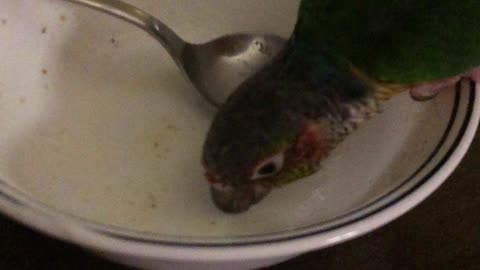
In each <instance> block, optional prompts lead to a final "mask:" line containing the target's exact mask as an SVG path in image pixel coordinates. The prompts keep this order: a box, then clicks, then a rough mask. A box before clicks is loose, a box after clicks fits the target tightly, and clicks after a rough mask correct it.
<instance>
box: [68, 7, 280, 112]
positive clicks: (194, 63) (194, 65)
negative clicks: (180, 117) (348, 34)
mask: <svg viewBox="0 0 480 270" xmlns="http://www.w3.org/2000/svg"><path fill="white" fill-rule="evenodd" d="M66 1H68V2H72V3H75V4H80V5H83V6H86V7H90V8H93V9H96V10H99V11H102V12H104V13H107V14H110V15H113V16H115V17H117V18H120V19H122V20H124V21H127V22H129V23H131V24H133V25H136V26H137V27H139V28H141V29H143V30H144V31H145V32H147V33H149V34H150V35H151V36H153V37H154V38H155V39H157V40H158V41H159V42H160V44H162V46H163V47H164V48H165V49H166V50H167V52H168V53H169V54H170V56H171V57H172V58H173V59H174V60H175V63H176V64H177V66H178V68H179V69H180V70H181V71H182V73H183V74H184V75H186V77H187V78H188V79H189V80H190V81H191V82H192V83H193V85H194V86H195V87H196V88H197V90H198V91H199V92H200V93H201V94H202V95H203V96H204V97H205V98H206V99H207V100H208V101H210V102H211V103H212V104H214V105H216V106H219V105H221V104H222V103H223V102H224V101H225V100H226V99H227V97H228V96H229V95H230V94H231V93H232V92H233V91H235V89H236V88H237V87H238V86H239V85H240V84H241V83H242V82H243V81H244V80H245V79H247V78H248V77H249V76H251V75H253V74H254V73H255V72H257V71H258V70H259V69H261V68H262V67H263V66H264V65H265V64H266V63H268V62H269V61H270V60H271V59H272V58H273V57H274V56H275V55H277V54H278V52H279V51H280V50H281V49H282V48H283V46H284V44H285V41H284V40H283V39H282V38H280V37H277V36H274V35H262V34H232V35H227V36H224V37H220V38H217V39H215V40H212V41H210V42H207V43H204V44H191V43H188V42H186V41H184V40H182V39H181V38H180V37H179V36H178V35H177V34H176V33H175V32H173V31H172V30H171V29H170V28H169V27H167V26H166V25H165V24H164V23H162V22H161V21H160V20H158V19H157V18H155V17H153V16H152V15H150V14H147V13H146V12H145V11H143V10H140V9H138V8H136V7H134V6H132V5H130V4H127V3H124V2H122V1H121V0H66Z"/></svg>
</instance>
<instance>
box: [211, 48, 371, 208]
mask: <svg viewBox="0 0 480 270" xmlns="http://www.w3.org/2000/svg"><path fill="white" fill-rule="evenodd" d="M288 58H289V59H291V56H289V57H288ZM298 59H305V58H304V57H299V58H298ZM287 62H289V63H288V64H286V63H287ZM318 66H319V65H318V63H310V62H308V61H307V62H305V61H304V60H301V61H299V62H297V61H293V63H292V61H286V60H285V58H280V59H279V60H277V61H274V62H273V63H272V65H271V66H269V67H267V68H265V69H264V70H262V71H261V72H259V73H257V74H256V75H255V76H253V77H252V78H250V79H249V80H247V81H246V82H245V83H243V84H242V85H241V86H240V87H239V89H237V91H236V92H235V93H234V94H233V95H232V96H231V97H230V98H229V99H228V100H227V101H226V103H225V104H224V105H222V106H221V108H220V109H219V111H218V113H217V115H216V117H215V119H214V121H213V123H212V126H211V128H210V130H209V133H208V135H207V139H206V142H205V144H204V149H203V164H204V167H205V169H206V178H207V180H208V182H209V184H210V191H211V195H212V199H213V201H214V203H215V204H216V206H217V207H218V208H220V209H221V210H223V211H225V212H229V213H239V212H243V211H246V210H248V209H249V207H250V206H252V205H253V204H255V203H257V202H259V201H260V200H261V199H262V198H264V197H265V196H266V195H267V194H268V193H269V192H270V191H271V190H272V188H274V187H279V186H282V185H285V184H287V183H290V182H293V181H295V180H297V179H301V178H304V177H306V176H308V175H310V174H312V173H314V172H315V171H317V170H318V169H319V166H320V161H321V160H322V159H324V158H325V157H326V156H327V155H328V154H329V152H330V150H332V149H333V148H334V147H335V145H336V144H337V143H338V142H339V141H340V140H341V139H342V138H343V137H344V135H345V134H346V133H348V129H349V128H351V124H352V123H351V122H349V121H345V120H346V119H347V118H348V116H349V115H350V114H351V112H352V110H351V108H350V107H348V106H345V107H344V106H343V105H342V104H348V103H349V101H352V102H353V100H355V102H356V100H361V99H360V96H364V94H365V93H366V87H365V85H364V84H362V83H359V81H358V80H352V79H351V78H350V77H349V74H346V73H343V72H338V71H337V70H335V69H326V70H325V69H324V70H322V71H321V72H320V73H319V71H318V70H316V68H317V67H318ZM299 67H302V68H299ZM310 67H312V68H310ZM312 78H313V79H312ZM343 88H345V89H347V90H345V91H342V90H341V89H343ZM339 89H340V90H339ZM349 92H354V93H356V94H354V95H349V94H348V93H349ZM358 93H360V95H357V94H358ZM356 95H357V96H358V97H355V96H356ZM349 125H350V126H349Z"/></svg>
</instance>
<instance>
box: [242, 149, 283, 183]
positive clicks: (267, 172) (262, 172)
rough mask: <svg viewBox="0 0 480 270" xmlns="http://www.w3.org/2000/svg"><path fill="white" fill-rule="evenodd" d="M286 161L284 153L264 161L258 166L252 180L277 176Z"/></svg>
mask: <svg viewBox="0 0 480 270" xmlns="http://www.w3.org/2000/svg"><path fill="white" fill-rule="evenodd" d="M284 160H285V156H284V154H283V153H280V154H277V155H275V156H272V157H269V158H267V159H265V160H263V161H262V162H260V163H259V164H258V165H257V166H256V168H255V170H254V173H253V176H252V177H251V178H250V179H251V180H257V179H262V178H265V177H269V176H272V175H275V174H277V173H278V172H279V171H280V170H281V169H282V168H283V162H284Z"/></svg>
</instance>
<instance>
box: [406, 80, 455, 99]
mask: <svg viewBox="0 0 480 270" xmlns="http://www.w3.org/2000/svg"><path fill="white" fill-rule="evenodd" d="M461 78H462V77H461V76H455V77H452V78H448V79H445V80H440V81H434V82H428V83H421V84H418V85H415V86H413V87H412V88H411V89H410V96H411V97H412V99H413V100H416V101H427V100H430V99H432V98H434V97H436V96H437V95H438V94H439V93H440V92H442V91H443V90H446V89H451V88H452V87H453V86H454V85H455V84H456V83H457V82H458V81H460V79H461Z"/></svg>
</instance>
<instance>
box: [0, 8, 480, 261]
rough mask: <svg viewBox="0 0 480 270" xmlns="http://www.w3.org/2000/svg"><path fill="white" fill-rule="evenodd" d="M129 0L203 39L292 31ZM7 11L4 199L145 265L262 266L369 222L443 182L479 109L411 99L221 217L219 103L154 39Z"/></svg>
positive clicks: (52, 231)
mask: <svg viewBox="0 0 480 270" xmlns="http://www.w3.org/2000/svg"><path fill="white" fill-rule="evenodd" d="M130 2H131V3H133V4H136V5H138V6H140V7H142V8H144V9H146V10H148V11H149V12H151V13H153V14H154V15H156V16H158V17H159V18H162V19H163V20H164V21H165V22H166V23H167V24H168V25H170V26H172V27H173V28H174V29H176V30H177V31H178V33H179V34H180V35H181V36H183V37H185V38H186V39H188V40H190V41H194V42H201V41H207V40H210V39H212V38H214V37H217V36H219V35H223V34H227V33H233V32H271V33H276V34H279V35H282V36H284V37H287V36H288V35H289V33H290V31H291V30H292V27H293V24H294V22H295V14H296V9H297V5H298V1H292V0H264V1H257V0H243V1H238V0H228V1H227V0H203V1H194V0H137V1H133V0H132V1H130ZM0 20H1V21H0V22H1V23H0V56H1V59H2V61H0V130H1V133H0V179H1V181H0V209H1V210H2V211H3V212H4V213H6V214H8V215H10V216H11V217H12V218H14V219H16V220H19V221H21V222H23V223H24V224H26V225H28V226H30V227H32V228H36V229H38V230H40V231H42V232H44V233H47V234H49V235H52V236H54V237H57V238H60V239H64V240H67V241H70V242H72V243H76V244H78V245H80V246H83V247H86V248H89V249H91V250H93V251H95V252H98V253H100V254H102V255H104V256H106V257H109V258H112V259H114V260H117V261H119V262H122V263H125V264H129V265H134V266H138V267H142V268H148V269H170V268H179V269H226V268H227V267H228V269H249V268H256V267H261V266H266V265H271V264H274V263H277V262H280V261H284V260H286V259H288V258H291V257H293V256H296V255H298V254H301V253H304V252H307V251H310V250H313V249H319V248H323V247H327V246H330V245H334V244H337V243H340V242H342V241H346V240H349V239H352V238H354V237H356V236H359V235H361V234H364V233H366V232H369V231H372V230H374V229H376V228H378V227H379V226H382V225H383V224H385V223H387V222H389V221H391V220H393V219H395V218H396V217H398V216H400V215H402V214H403V213H405V212H406V211H408V210H409V209H411V208H412V207H414V206H415V205H417V204H418V203H420V202H421V201H422V200H423V199H425V198H426V197H427V196H428V195H429V194H431V193H432V192H433V191H434V190H435V189H436V188H438V186H439V185H440V184H441V183H442V182H443V181H445V179H446V178H447V177H448V175H449V174H450V173H451V172H452V171H453V170H454V168H455V167H456V166H457V164H458V163H459V162H460V159H461V158H462V157H463V155H464V154H465V152H466V151H467V148H468V146H469V145H470V143H471V141H472V138H473V136H474V134H475V130H476V128H477V123H478V120H479V116H480V114H479V112H480V110H479V105H480V103H479V102H480V98H479V97H478V96H477V95H476V94H475V91H474V90H473V89H472V87H470V86H469V85H464V87H463V88H462V89H457V90H456V91H455V90H452V91H448V92H445V93H442V94H441V95H440V96H439V97H437V98H436V99H435V100H433V101H429V102H424V103H417V102H413V101H411V100H410V98H409V97H408V95H401V96H399V97H397V98H395V99H393V100H392V101H390V102H388V103H387V104H385V112H384V113H383V114H381V115H379V116H377V117H375V118H374V119H372V120H371V121H369V122H368V123H366V124H365V125H363V126H362V127H361V128H360V129H359V130H358V131H357V132H355V133H354V134H352V135H351V137H349V138H348V139H347V140H346V141H345V142H344V143H342V144H341V145H340V146H339V147H338V148H337V149H336V150H335V151H334V153H333V155H332V156H331V157H330V158H329V159H328V160H327V161H326V162H325V163H324V164H323V169H322V170H321V171H320V172H319V173H317V174H315V175H314V176H312V177H309V178H308V179H305V180H303V181H299V182H298V183H294V184H291V185H289V186H287V187H285V188H282V189H279V190H276V191H274V192H272V194H270V195H269V196H268V198H266V199H265V200H264V201H262V202H261V203H260V204H259V205H257V206H255V207H254V208H252V209H251V210H249V211H248V212H247V213H244V214H241V215H226V214H224V213H222V212H220V211H218V210H217V209H216V208H215V207H214V206H213V204H212V203H211V201H210V198H209V192H208V187H207V185H206V183H205V181H204V180H203V176H202V169H201V166H200V152H201V145H202V142H203V139H204V136H205V133H206V130H207V128H208V124H209V122H210V120H211V118H212V115H213V111H212V110H211V108H210V107H209V105H208V104H206V103H205V101H203V100H202V98H201V97H200V96H199V95H198V94H197V93H196V92H195V90H194V89H192V88H191V86H190V85H189V84H188V83H186V82H185V81H184V80H183V78H182V77H181V76H180V74H179V72H178V71H177V69H176V67H175V65H174V64H173V62H172V60H171V59H170V58H169V57H168V56H167V54H166V53H165V52H164V50H163V49H162V48H161V47H160V45H159V44H157V43H156V41H154V40H153V39H151V38H149V37H148V36H147V35H145V34H144V33H142V32H141V31H139V30H137V29H135V28H133V27H130V26H128V25H126V24H124V23H123V22H120V21H118V20H116V19H114V18H110V17H107V16H105V15H103V14H99V13H96V12H92V11H90V10H87V9H83V8H79V7H76V6H74V5H71V4H66V3H64V2H63V1H60V0H34V1H32V0H3V1H2V9H1V10H0ZM426 218H428V217H426Z"/></svg>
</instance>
